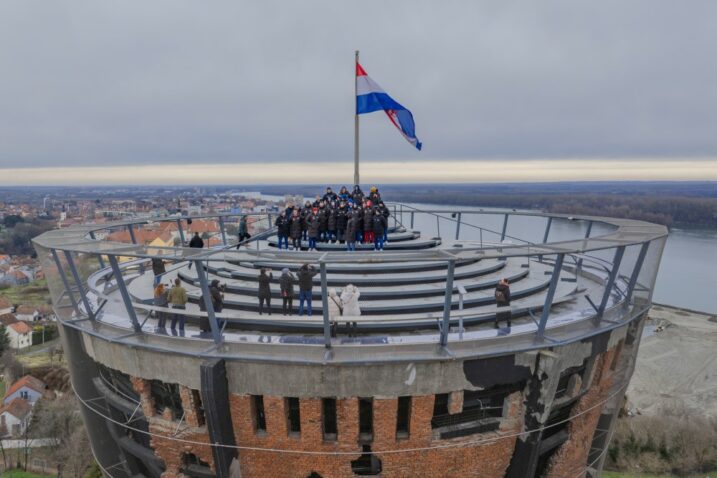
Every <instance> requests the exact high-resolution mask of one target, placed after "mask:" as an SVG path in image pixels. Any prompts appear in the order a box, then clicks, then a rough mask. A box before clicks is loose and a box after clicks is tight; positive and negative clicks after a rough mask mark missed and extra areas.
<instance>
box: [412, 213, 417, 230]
mask: <svg viewBox="0 0 717 478" xmlns="http://www.w3.org/2000/svg"><path fill="white" fill-rule="evenodd" d="M415 214H416V213H415V212H413V211H411V229H413V217H414V216H415Z"/></svg>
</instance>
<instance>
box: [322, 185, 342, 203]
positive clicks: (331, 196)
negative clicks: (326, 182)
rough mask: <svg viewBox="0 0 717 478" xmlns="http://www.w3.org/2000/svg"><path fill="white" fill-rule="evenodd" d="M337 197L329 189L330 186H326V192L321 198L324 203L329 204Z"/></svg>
mask: <svg viewBox="0 0 717 478" xmlns="http://www.w3.org/2000/svg"><path fill="white" fill-rule="evenodd" d="M338 198H339V197H338V196H337V195H336V193H335V192H333V191H332V190H331V188H326V194H324V197H323V200H324V203H326V204H331V203H332V202H335V201H336V200H337V199H338Z"/></svg>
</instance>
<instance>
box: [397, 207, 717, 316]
mask: <svg viewBox="0 0 717 478" xmlns="http://www.w3.org/2000/svg"><path fill="white" fill-rule="evenodd" d="M411 206H414V207H417V208H421V209H441V210H451V209H453V210H456V209H463V210H477V209H479V208H471V207H457V206H444V205H435V204H411ZM482 209H483V210H484V211H490V210H491V209H490V208H482ZM406 211H407V209H404V214H403V219H401V221H402V222H403V223H404V225H406V226H407V227H409V226H410V214H408V213H406ZM447 216H448V215H447ZM464 219H466V217H464ZM469 220H470V222H471V224H474V225H476V226H481V227H484V228H487V229H492V230H494V231H496V232H497V233H499V232H500V231H501V229H502V227H503V216H501V215H486V216H478V215H476V216H470V219H469ZM438 227H439V226H438V225H437V224H436V219H435V217H429V216H427V215H423V214H416V215H415V216H414V228H415V229H418V230H421V232H422V234H423V236H424V237H428V236H429V235H439V234H437V232H438V231H437V230H438ZM586 227H587V226H586V224H585V223H582V222H579V221H568V220H560V221H557V220H556V221H553V224H552V226H551V230H550V236H549V238H548V241H550V242H553V241H560V240H567V239H575V238H581V237H583V236H584V234H585V230H586ZM440 228H441V230H440V235H441V237H444V238H446V237H451V238H453V237H455V223H454V222H451V221H449V220H448V219H445V220H444V219H441V220H440ZM610 230H611V228H610V227H606V226H601V225H599V224H595V225H594V226H593V229H592V231H591V236H596V235H600V234H605V233H608V232H609V231H610ZM544 232H545V219H542V218H531V217H521V216H511V218H510V220H509V222H508V229H507V233H508V234H509V235H511V236H514V237H515V238H520V239H523V240H526V241H530V242H542V240H543V234H544ZM460 239H473V240H480V231H478V230H477V229H475V228H471V227H469V226H467V225H465V224H464V225H462V226H461V230H460ZM483 239H484V241H487V242H488V241H490V242H497V240H498V239H499V236H498V235H497V234H491V233H487V232H485V231H484V232H483ZM513 242H514V243H516V244H519V243H520V242H519V241H518V240H513ZM599 255H602V256H603V257H604V258H605V259H611V255H612V252H610V253H607V254H599ZM653 301H654V302H657V303H660V304H667V305H674V306H677V307H684V308H688V309H694V310H699V311H704V312H709V313H712V314H717V229H707V230H694V229H672V230H671V231H670V235H669V237H668V239H667V243H666V245H665V250H664V252H663V255H662V261H661V263H660V269H659V272H658V275H657V282H656V284H655V292H654V295H653Z"/></svg>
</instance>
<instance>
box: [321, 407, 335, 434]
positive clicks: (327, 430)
mask: <svg viewBox="0 0 717 478" xmlns="http://www.w3.org/2000/svg"><path fill="white" fill-rule="evenodd" d="M321 420H322V423H323V428H324V440H327V441H333V440H336V436H337V434H338V428H337V426H336V399H335V398H324V399H322V400H321Z"/></svg>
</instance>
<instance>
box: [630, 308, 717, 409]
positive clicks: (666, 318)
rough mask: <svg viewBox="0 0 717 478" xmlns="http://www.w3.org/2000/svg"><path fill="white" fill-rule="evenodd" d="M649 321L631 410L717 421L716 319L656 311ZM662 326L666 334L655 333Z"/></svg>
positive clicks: (675, 310)
mask: <svg viewBox="0 0 717 478" xmlns="http://www.w3.org/2000/svg"><path fill="white" fill-rule="evenodd" d="M649 317H650V320H649V322H648V323H647V325H646V327H645V329H646V333H645V335H644V336H643V339H642V344H641V346H640V351H639V355H638V360H637V367H636V369H635V374H634V376H633V377H632V380H631V382H630V386H629V388H628V391H627V396H628V409H629V410H630V411H633V412H636V413H641V414H643V415H654V414H660V413H662V411H663V410H673V411H675V412H678V413H679V412H680V411H683V410H684V411H685V412H687V413H688V414H690V415H697V416H705V417H707V416H709V417H717V315H715V314H708V313H703V312H696V311H691V310H687V309H681V308H677V307H670V306H665V305H655V306H653V308H652V309H651V310H650V314H649ZM660 325H662V327H664V330H662V331H658V332H653V330H654V329H655V327H657V326H660Z"/></svg>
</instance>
